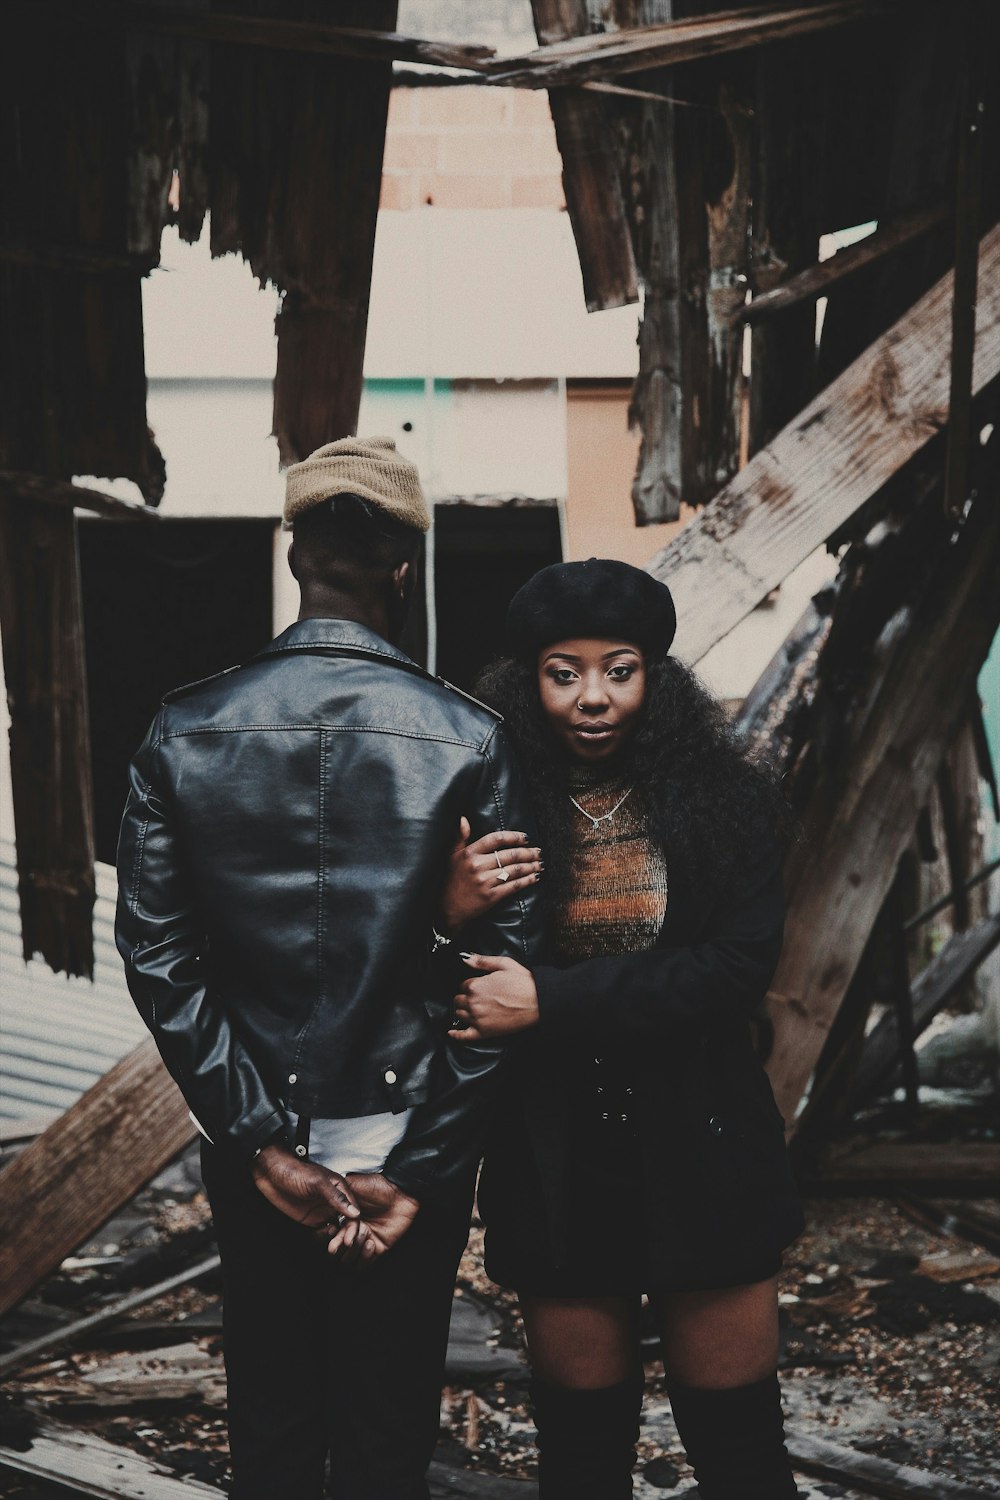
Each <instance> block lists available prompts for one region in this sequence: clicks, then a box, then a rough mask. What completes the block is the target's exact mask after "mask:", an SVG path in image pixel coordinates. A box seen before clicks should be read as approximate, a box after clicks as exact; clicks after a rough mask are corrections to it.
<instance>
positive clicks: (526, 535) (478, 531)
mask: <svg viewBox="0 0 1000 1500" xmlns="http://www.w3.org/2000/svg"><path fill="white" fill-rule="evenodd" d="M561 560H562V539H561V536H560V530H559V511H558V508H557V506H555V505H509V504H508V505H502V506H500V505H498V506H492V505H438V506H436V507H435V511H434V599H435V612H436V619H437V670H438V672H439V673H440V675H441V676H442V677H445V678H447V680H448V681H449V682H453V683H454V684H455V686H456V687H460V688H462V689H463V690H464V691H465V692H471V691H472V690H473V687H474V684H475V681H476V677H477V676H478V674H479V672H480V671H481V670H482V668H483V667H484V666H485V665H486V664H487V662H490V661H493V660H494V659H495V658H496V657H498V656H502V655H503V654H504V621H505V619H506V616H507V606H508V604H509V603H510V601H511V598H512V597H513V595H514V594H516V593H517V590H518V589H519V588H520V587H521V585H522V583H526V582H527V580H528V579H529V578H530V577H531V575H532V574H533V573H537V572H538V569H539V568H544V567H547V566H548V564H549V563H555V562H560V561H561Z"/></svg>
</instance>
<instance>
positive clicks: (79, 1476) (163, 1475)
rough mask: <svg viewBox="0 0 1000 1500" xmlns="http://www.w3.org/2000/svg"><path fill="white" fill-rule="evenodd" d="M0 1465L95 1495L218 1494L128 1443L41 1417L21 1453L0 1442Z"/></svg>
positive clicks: (189, 1498) (132, 1498) (121, 1498)
mask: <svg viewBox="0 0 1000 1500" xmlns="http://www.w3.org/2000/svg"><path fill="white" fill-rule="evenodd" d="M0 1469H5V1470H7V1471H8V1472H9V1473H13V1474H24V1475H27V1476H28V1477H30V1478H32V1479H38V1480H40V1481H41V1482H42V1483H43V1484H54V1485H56V1486H57V1487H58V1488H59V1489H61V1490H70V1491H71V1492H72V1493H73V1494H77V1495H92V1496H94V1497H95V1500H197V1497H198V1496H199V1495H200V1496H202V1497H203V1500H223V1495H222V1491H221V1490H217V1489H214V1488H213V1487H212V1486H211V1485H207V1484H202V1483H201V1482H200V1481H199V1480H197V1479H176V1478H175V1477H174V1476H173V1475H172V1474H171V1473H170V1471H169V1470H168V1469H167V1468H166V1467H165V1466H164V1465H163V1464H158V1463H154V1462H152V1460H150V1459H148V1458H144V1457H143V1456H142V1454H140V1453H133V1452H132V1450H131V1449H130V1448H122V1447H119V1446H118V1444H116V1443H108V1442H105V1441H104V1439H103V1438H99V1437H95V1436H94V1435H93V1433H90V1432H75V1431H73V1429H72V1428H69V1427H60V1426H56V1424H55V1423H46V1424H45V1426H44V1427H43V1428H42V1430H41V1431H40V1432H39V1433H38V1435H37V1436H36V1437H35V1439H34V1441H33V1442H32V1444H31V1447H30V1448H29V1449H28V1450H27V1452H25V1453H19V1452H18V1451H17V1450H16V1449H14V1448H8V1447H6V1446H0Z"/></svg>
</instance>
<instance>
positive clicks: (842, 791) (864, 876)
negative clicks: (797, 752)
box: [768, 500, 1000, 1121]
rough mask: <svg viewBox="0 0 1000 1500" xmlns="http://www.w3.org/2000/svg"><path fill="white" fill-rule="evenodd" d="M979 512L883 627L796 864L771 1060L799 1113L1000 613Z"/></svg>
mask: <svg viewBox="0 0 1000 1500" xmlns="http://www.w3.org/2000/svg"><path fill="white" fill-rule="evenodd" d="M925 510H926V507H925ZM969 522H971V524H967V525H966V527H965V528H964V530H963V531H962V532H961V533H960V535H959V537H958V539H957V540H956V541H954V542H952V543H951V544H950V545H949V546H947V547H945V546H940V547H939V549H938V550H939V555H938V556H937V557H936V558H935V559H934V563H935V571H934V575H933V577H932V579H931V581H930V583H929V585H928V587H926V588H925V589H923V590H922V592H921V594H920V595H919V596H918V598H917V599H916V600H915V601H914V602H913V603H912V605H911V607H910V609H909V612H908V613H909V619H908V620H907V622H906V625H905V626H904V625H903V624H902V622H901V621H900V622H898V626H897V633H896V636H895V639H894V640H893V639H891V637H890V639H886V638H885V636H886V633H885V632H883V636H882V639H881V641H880V649H879V651H878V653H873V655H872V662H873V665H872V678H871V680H870V681H869V682H868V683H867V684H865V683H861V684H859V685H858V691H859V693H860V694H861V696H859V697H858V699H857V702H856V703H855V704H853V705H852V713H853V722H852V723H850V724H848V725H845V734H844V737H843V741H842V743H841V744H840V745H839V746H837V747H835V748H836V754H835V755H834V756H833V761H834V763H833V765H832V766H831V767H828V769H827V773H826V776H825V778H824V779H823V780H822V781H821V782H820V784H819V788H818V791H817V792H816V793H814V794H812V795H811V796H810V797H809V799H808V802H807V805H806V806H805V808H804V809H803V810H802V811H801V813H800V816H801V817H802V822H803V825H804V830H805V841H804V843H803V844H802V845H801V846H800V847H799V848H798V849H796V850H793V853H792V857H791V858H790V861H789V867H788V869H787V871H786V874H787V876H788V883H789V888H790V904H789V917H788V923H787V927H786V938H785V947H784V952H783V954H782V958H781V961H780V963H779V966H778V971H777V973H776V975H775V978H774V982H773V985H772V989H771V994H770V997H769V1007H768V1009H769V1015H770V1019H771V1022H772V1024H773V1026H774V1046H773V1050H772V1052H771V1056H770V1058H769V1060H768V1072H769V1074H770V1076H771V1081H772V1085H773V1087H774V1090H775V1095H776V1097H777V1099H778V1104H779V1108H780V1109H781V1111H782V1113H783V1114H784V1116H785V1118H786V1119H787V1120H789V1121H792V1120H794V1117H795V1111H796V1107H797V1105H798V1101H799V1099H800V1097H801V1095H802V1092H803V1090H804V1089H805V1087H806V1085H807V1083H808V1081H809V1078H810V1076H811V1074H812V1072H813V1069H814V1067H815V1065H816V1062H817V1059H818V1058H819V1056H820V1053H821V1051H822V1049H823V1046H824V1043H825V1041H826V1037H827V1035H828V1033H829V1031H830V1027H831V1025H832V1023H833V1020H834V1018H835V1016H836V1014H837V1011H838V1009H839V1007H840V1004H841V1001H842V999H843V996H844V994H845V992H846V990H847V987H848V985H849V984H850V982H851V979H852V977H853V974H854V971H855V968H856V966H857V964H858V962H859V960H860V958H861V954H862V951H863V949H864V945H865V942H866V940H867V937H868V934H869V932H870V931H871V927H872V924H873V922H874V920H875V917H876V914H877V913H878V911H879V909H880V908H881V906H882V903H883V901H884V900H885V897H886V895H887V893H888V890H889V886H890V884H891V882H892V879H893V877H894V875H895V872H896V868H897V865H898V863H899V860H900V857H901V856H902V854H903V851H904V849H905V848H906V845H907V843H908V841H909V839H910V837H911V835H912V830H913V828H914V826H915V824H916V821H917V818H918V815H919V812H920V809H921V807H922V806H923V805H924V803H925V802H926V799H927V795H928V793H929V791H930V788H931V786H932V784H933V781H934V777H935V775H936V772H937V768H938V766H939V765H940V763H941V758H942V756H943V754H944V752H945V749H946V747H947V745H948V743H949V742H950V740H951V738H952V736H953V734H954V732H955V730H956V728H957V726H958V724H959V722H960V721H961V717H962V713H963V710H964V708H965V705H966V704H967V701H968V697H967V695H968V692H969V687H970V684H971V683H972V682H974V680H975V676H976V673H977V672H978V670H979V667H980V666H981V664H982V661H983V660H984V658H985V656H986V653H987V652H988V650H989V646H990V643H991V641H992V639H993V635H994V632H995V630H996V628H997V624H998V623H1000V592H998V591H997V589H996V577H997V573H998V569H1000V514H998V513H997V512H996V510H995V507H992V502H991V501H989V500H987V501H985V503H983V502H980V503H979V504H978V506H977V507H975V508H974V510H973V512H972V513H971V514H970V517H969ZM835 624H836V620H835ZM834 706H835V705H834ZM845 712H846V707H845ZM833 748H834V747H831V746H829V745H828V746H827V758H828V759H829V758H830V757H831V755H832V752H833Z"/></svg>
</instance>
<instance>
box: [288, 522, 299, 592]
mask: <svg viewBox="0 0 1000 1500" xmlns="http://www.w3.org/2000/svg"><path fill="white" fill-rule="evenodd" d="M287 555H288V566H289V568H290V569H291V574H292V577H293V578H294V579H295V581H296V583H297V582H298V580H299V575H298V570H297V569H296V566H295V534H294V532H293V533H292V540H291V541H290V542H289V544H288V554H287Z"/></svg>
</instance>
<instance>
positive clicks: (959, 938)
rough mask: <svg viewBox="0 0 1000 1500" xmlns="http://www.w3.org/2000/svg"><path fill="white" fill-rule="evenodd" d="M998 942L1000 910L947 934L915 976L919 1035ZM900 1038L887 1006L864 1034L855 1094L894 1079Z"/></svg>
mask: <svg viewBox="0 0 1000 1500" xmlns="http://www.w3.org/2000/svg"><path fill="white" fill-rule="evenodd" d="M997 946H1000V915H997V916H992V917H987V918H986V919H985V920H984V921H982V922H977V923H976V925H975V926H974V927H970V928H969V929H968V930H967V931H965V932H957V933H955V934H954V935H953V936H952V937H950V938H949V939H948V941H947V943H945V945H944V947H943V948H942V949H941V952H940V953H938V954H937V956H936V957H935V958H933V959H932V960H931V962H930V963H929V964H928V966H927V968H926V969H924V971H923V973H922V974H920V975H918V977H917V978H916V979H915V980H914V981H913V984H912V987H911V989H912V996H913V1032H914V1036H919V1035H920V1033H921V1032H922V1031H926V1029H927V1027H928V1026H929V1025H930V1023H931V1022H932V1021H933V1019H934V1017H935V1016H936V1015H937V1014H938V1012H939V1011H941V1010H943V1009H944V1007H945V1006H946V1005H947V1003H948V1001H949V1000H950V999H951V997H952V996H953V995H954V994H955V993H956V991H958V990H959V989H961V987H962V985H963V984H964V983H965V981H966V980H967V979H968V978H969V976H970V974H974V973H975V971H976V969H978V968H979V966H980V964H981V963H983V961H984V960H985V959H986V958H987V957H988V956H989V954H991V953H992V952H993V950H994V948H996V947H997ZM899 1042H900V1038H899V1029H898V1021H897V1017H896V1015H895V1013H894V1012H893V1011H887V1012H886V1014H885V1015H884V1016H883V1017H882V1018H881V1020H880V1021H879V1022H878V1023H877V1024H876V1025H875V1026H874V1027H873V1028H872V1030H871V1032H870V1033H869V1035H868V1036H867V1037H866V1039H865V1044H864V1048H863V1049H862V1053H861V1058H860V1061H859V1063H858V1066H857V1070H856V1072H855V1074H854V1078H853V1081H852V1092H853V1094H854V1095H855V1097H857V1098H858V1099H864V1098H867V1097H868V1096H870V1095H871V1094H873V1093H874V1092H875V1090H876V1089H879V1088H887V1087H889V1086H890V1085H891V1084H892V1082H893V1080H894V1078H895V1074H896V1072H897V1065H898V1061H899Z"/></svg>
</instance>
